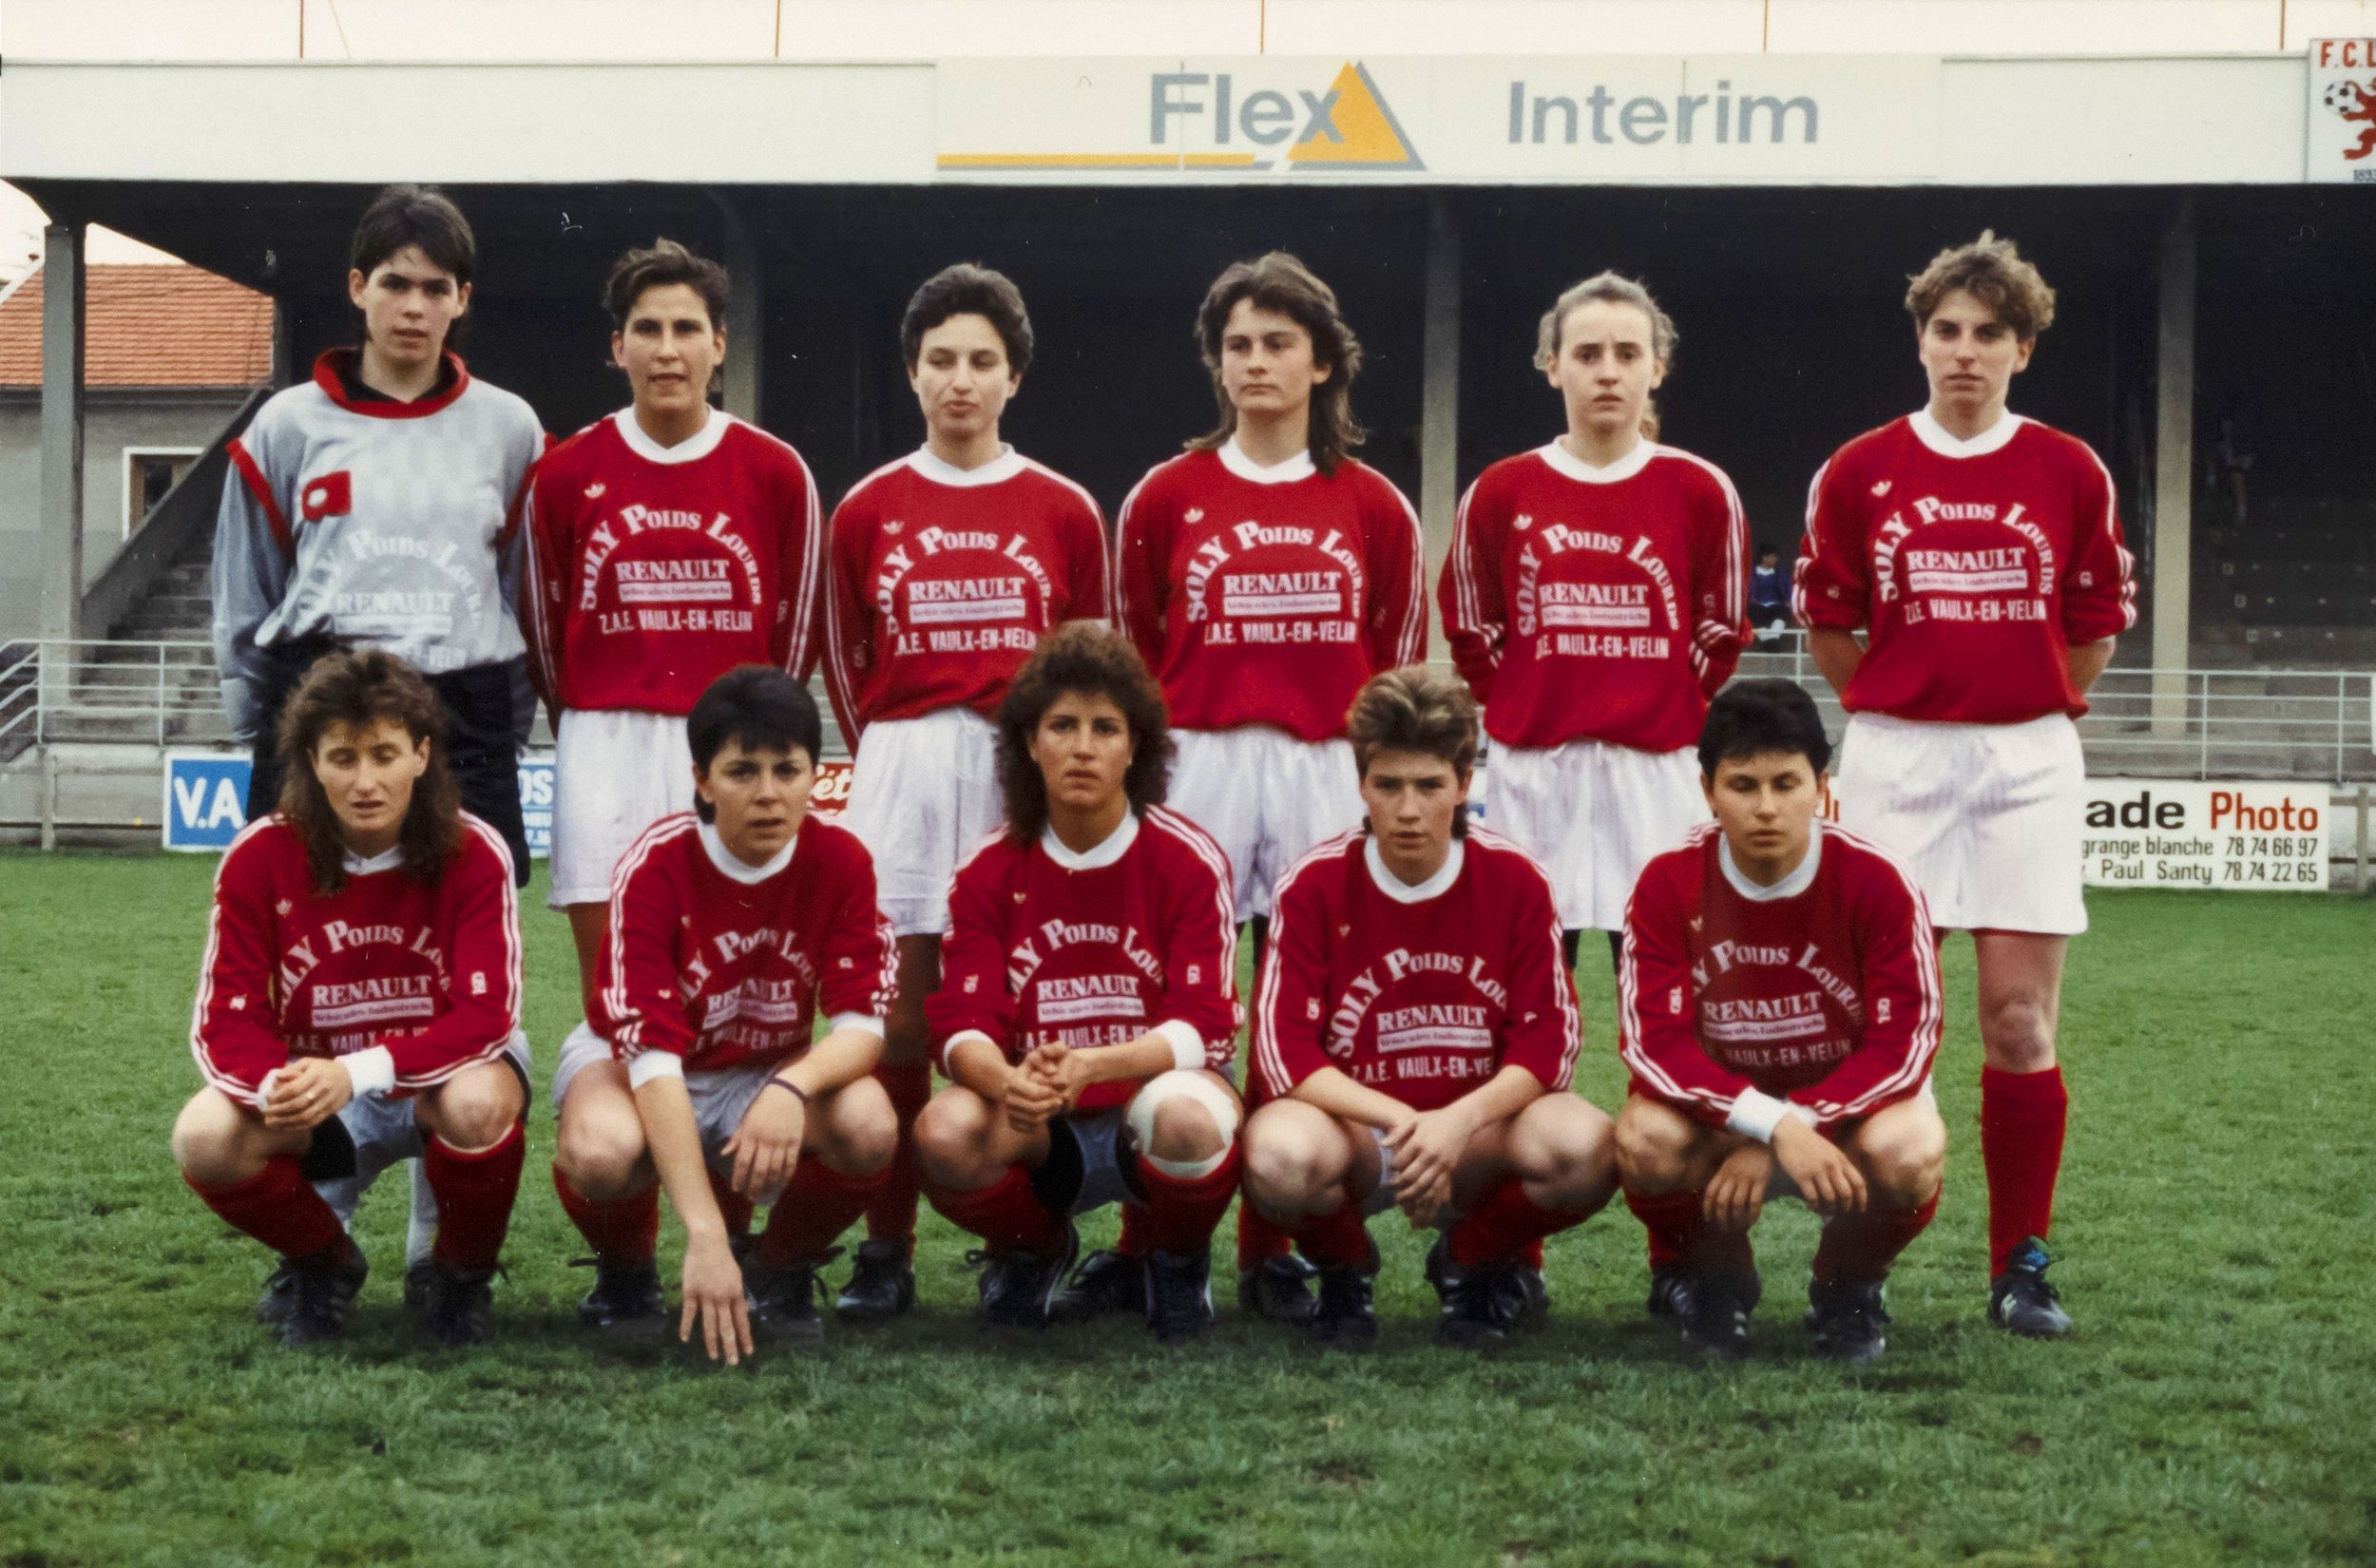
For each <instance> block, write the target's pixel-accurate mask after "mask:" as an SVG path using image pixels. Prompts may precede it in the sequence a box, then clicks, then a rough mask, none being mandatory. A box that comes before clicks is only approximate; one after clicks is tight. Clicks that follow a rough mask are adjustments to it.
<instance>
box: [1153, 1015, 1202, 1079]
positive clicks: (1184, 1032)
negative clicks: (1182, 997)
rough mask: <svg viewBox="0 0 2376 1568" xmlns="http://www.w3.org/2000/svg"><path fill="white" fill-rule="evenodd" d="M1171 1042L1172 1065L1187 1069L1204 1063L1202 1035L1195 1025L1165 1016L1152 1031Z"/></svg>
mask: <svg viewBox="0 0 2376 1568" xmlns="http://www.w3.org/2000/svg"><path fill="white" fill-rule="evenodd" d="M1152 1032H1153V1033H1155V1034H1159V1035H1161V1036H1162V1037H1163V1038H1164V1039H1165V1040H1167V1041H1169V1042H1171V1046H1172V1065H1173V1066H1175V1067H1178V1068H1181V1069H1182V1070H1189V1069H1194V1068H1198V1067H1201V1066H1203V1065H1204V1036H1202V1035H1200V1034H1198V1033H1197V1028H1196V1025H1195V1024H1193V1023H1187V1022H1185V1021H1183V1020H1180V1019H1177V1018H1167V1019H1165V1020H1164V1021H1163V1022H1162V1023H1159V1024H1157V1025H1156V1026H1155V1028H1154V1030H1153V1031H1152Z"/></svg>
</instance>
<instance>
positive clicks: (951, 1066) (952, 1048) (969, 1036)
mask: <svg viewBox="0 0 2376 1568" xmlns="http://www.w3.org/2000/svg"><path fill="white" fill-rule="evenodd" d="M968 1040H978V1041H980V1042H982V1043H983V1044H985V1045H987V1046H988V1047H989V1048H990V1049H991V1050H993V1051H995V1050H997V1049H998V1042H997V1041H995V1040H992V1039H991V1038H990V1037H989V1036H988V1035H986V1034H984V1033H983V1032H982V1031H981V1030H979V1029H960V1030H958V1031H957V1032H956V1033H955V1034H953V1035H950V1036H949V1037H948V1039H947V1040H944V1041H942V1042H941V1071H942V1072H943V1073H945V1074H947V1075H948V1077H950V1078H952V1079H953V1078H955V1077H956V1076H957V1065H956V1063H957V1047H958V1046H960V1045H962V1044H964V1043H965V1042H967V1041H968Z"/></svg>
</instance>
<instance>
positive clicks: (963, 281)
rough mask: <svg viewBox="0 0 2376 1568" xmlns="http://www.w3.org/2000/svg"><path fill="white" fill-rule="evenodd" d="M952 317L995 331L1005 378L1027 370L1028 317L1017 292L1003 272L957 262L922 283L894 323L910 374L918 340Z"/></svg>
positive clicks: (921, 344) (921, 342) (921, 349)
mask: <svg viewBox="0 0 2376 1568" xmlns="http://www.w3.org/2000/svg"><path fill="white" fill-rule="evenodd" d="M950 316H982V317H984V318H985V319H987V321H988V322H989V324H990V325H991V327H993V328H994V329H996V331H997V333H998V340H999V341H1000V342H1001V343H1004V344H1006V369H1007V372H1008V373H1009V374H1012V375H1016V376H1021V375H1022V374H1023V373H1024V372H1025V371H1027V370H1029V369H1030V368H1031V345H1032V341H1033V339H1032V336H1031V316H1030V313H1029V312H1027V311H1025V309H1024V308H1023V291H1022V290H1021V289H1018V288H1017V287H1015V285H1014V282H1013V280H1011V279H1010V278H1008V277H1007V276H1006V274H1005V273H1003V272H994V271H992V270H991V269H990V268H988V267H984V266H977V265H975V264H974V263H973V262H971V261H960V262H958V263H957V264H956V265H955V266H953V267H943V268H942V269H941V270H940V271H938V272H936V273H934V274H933V275H932V276H931V277H928V278H926V279H925V280H924V285H923V287H921V288H919V289H917V290H916V292H915V294H914V295H913V296H910V299H909V300H908V311H907V314H906V315H904V316H901V317H900V318H899V353H900V355H901V357H902V358H904V359H905V360H906V361H907V365H908V368H909V369H910V370H911V371H912V370H914V369H915V368H916V361H917V360H918V359H919V358H921V357H922V356H923V354H924V335H925V334H926V333H928V332H930V331H931V330H932V329H933V328H934V327H937V326H939V325H940V324H941V323H942V322H944V321H946V320H948V318H949V317H950Z"/></svg>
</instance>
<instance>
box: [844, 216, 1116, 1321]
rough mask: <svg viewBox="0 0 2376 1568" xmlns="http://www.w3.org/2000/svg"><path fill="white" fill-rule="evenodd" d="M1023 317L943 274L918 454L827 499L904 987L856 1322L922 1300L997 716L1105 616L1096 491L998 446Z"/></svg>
mask: <svg viewBox="0 0 2376 1568" xmlns="http://www.w3.org/2000/svg"><path fill="white" fill-rule="evenodd" d="M1032 345H1033V339H1032V334H1031V317H1030V316H1029V315H1027V314H1026V313H1025V310H1024V304H1023V295H1022V293H1021V292H1020V291H1019V290H1017V289H1016V287H1015V285H1014V284H1013V283H1012V282H1010V281H1009V280H1008V279H1007V278H1006V276H1005V275H1004V274H1001V273H996V272H992V271H990V270H989V269H988V268H987V267H977V266H973V265H970V264H968V263H963V262H961V263H959V264H958V265H956V266H952V267H947V268H944V269H943V270H941V271H940V272H938V273H935V274H933V275H932V276H931V277H928V278H926V279H925V281H924V285H923V286H922V287H921V288H919V289H917V290H916V292H915V295H914V296H913V297H912V298H910V300H909V301H908V311H907V315H906V316H904V317H902V319H901V321H900V323H899V346H900V351H901V353H902V354H904V355H905V356H906V359H907V366H908V385H909V386H910V389H912V390H913V391H914V392H915V396H916V403H917V406H918V407H919V408H920V409H922V411H923V412H924V427H925V442H924V446H923V448H922V449H919V450H917V451H913V452H910V453H909V454H908V455H907V456H906V457H903V458H901V459H900V460H899V461H898V462H896V463H889V464H886V465H884V466H883V467H882V468H877V469H875V470H874V472H872V473H871V474H869V475H867V476H866V478H864V479H862V480H860V481H859V482H858V483H857V484H856V485H855V486H853V488H852V489H851V491H850V493H849V494H848V495H846V496H844V497H842V501H841V505H840V506H838V507H834V521H833V545H832V565H831V569H830V572H829V577H830V583H831V585H830V587H829V588H828V590H827V591H828V595H829V598H828V603H827V619H828V627H827V641H826V648H825V676H826V682H827V691H828V693H829V695H830V696H831V697H832V698H833V703H834V713H835V714H837V715H838V716H839V717H840V719H841V729H842V734H843V735H845V736H848V737H849V740H850V744H851V747H852V749H853V751H855V753H856V754H857V757H856V761H855V763H854V764H853V767H852V769H851V775H850V811H849V814H848V821H849V824H850V828H851V831H852V832H855V833H856V834H857V835H858V836H859V838H861V839H862V840H864V841H865V843H866V846H867V848H868V849H869V850H870V851H872V852H873V855H874V866H875V874H876V876H877V878H878V879H879V882H880V885H881V889H882V899H883V912H884V913H885V914H886V915H888V916H889V917H890V919H891V929H892V930H893V931H894V932H896V933H897V935H898V941H899V976H898V979H899V984H898V987H897V992H896V995H895V996H894V998H893V1000H892V1002H891V1017H890V1019H889V1029H890V1034H889V1038H888V1039H887V1040H886V1041H885V1042H884V1046H883V1061H882V1065H881V1066H880V1067H879V1068H878V1069H877V1071H876V1074H875V1076H876V1077H877V1078H878V1079H880V1080H882V1084H883V1087H884V1089H885V1091H886V1092H888V1093H889V1094H890V1096H891V1105H892V1108H893V1109H894V1110H895V1111H896V1113H897V1115H898V1118H899V1129H900V1134H899V1138H900V1142H899V1153H898V1155H897V1157H895V1158H894V1160H893V1161H892V1164H891V1175H890V1176H889V1177H888V1178H887V1179H886V1180H885V1181H884V1182H883V1185H882V1187H881V1189H880V1190H879V1191H877V1192H876V1194H875V1195H874V1197H873V1199H872V1202H870V1203H869V1204H868V1205H867V1212H866V1230H867V1239H866V1240H865V1241H864V1242H862V1243H861V1244H860V1245H859V1247H858V1256H857V1265H856V1267H855V1268H854V1269H853V1270H852V1272H851V1275H850V1280H849V1283H848V1284H847V1285H845V1286H844V1287H843V1288H842V1291H841V1293H840V1294H839V1295H838V1296H836V1297H835V1298H834V1311H835V1312H837V1313H838V1314H839V1315H840V1316H842V1317H843V1318H845V1319H847V1320H849V1321H852V1322H856V1323H872V1322H880V1321H881V1320H883V1319H885V1318H888V1317H891V1316H892V1315H893V1314H895V1313H898V1312H904V1311H906V1310H908V1308H909V1306H910V1304H911V1303H912V1302H913V1301H914V1300H915V1269H914V1266H913V1264H912V1263H911V1262H910V1259H911V1258H912V1257H913V1256H914V1253H915V1245H916V1170H915V1119H916V1114H917V1113H918V1112H919V1111H921V1110H923V1108H924V1104H925V1101H926V1100H929V1098H930V1097H931V1093H932V1064H931V1060H930V1057H929V1052H928V1050H927V1042H926V1039H925V1023H924V1003H925V999H926V998H927V997H929V996H930V995H931V994H932V993H933V991H934V990H935V989H936V988H937V987H938V986H939V985H940V981H941V958H940V952H941V928H942V927H943V926H944V925H946V924H947V923H948V885H949V878H950V877H951V876H952V875H953V874H954V872H955V871H956V869H957V863H958V862H959V861H960V860H963V859H964V858H965V857H966V856H967V855H968V854H969V853H971V852H972V851H973V850H974V848H975V847H976V846H977V845H979V844H980V843H981V842H982V840H983V839H985V838H986V837H987V836H988V835H989V834H990V833H992V832H996V831H997V829H998V825H999V819H1000V806H999V789H998V767H997V762H996V750H997V736H998V732H997V730H996V729H995V728H994V727H993V725H992V723H991V720H992V718H993V717H994V716H995V715H996V714H997V713H998V708H999V702H1000V699H1001V698H1004V697H1005V695H1006V687H1007V684H1008V682H1010V681H1012V680H1013V679H1014V678H1015V672H1016V671H1017V670H1018V669H1020V668H1022V666H1023V662H1024V660H1025V659H1027V658H1029V657H1030V654H1031V650H1032V649H1033V648H1034V647H1036V646H1038V644H1039V641H1040V638H1041V637H1042V636H1043V635H1044V633H1045V632H1046V631H1047V630H1048V629H1049V628H1050V627H1052V626H1056V625H1060V624H1062V623H1063V622H1064V621H1083V620H1087V621H1102V620H1104V619H1105V617H1106V594H1107V591H1108V589H1107V576H1108V572H1107V568H1106V562H1105V520H1104V519H1103V518H1102V517H1101V516H1100V515H1099V514H1098V508H1097V503H1096V502H1094V501H1092V500H1091V499H1090V498H1089V492H1088V491H1086V490H1084V489H1083V488H1081V487H1080V486H1078V485H1076V484H1074V483H1073V482H1072V481H1071V480H1069V479H1066V478H1064V477H1063V475H1062V474H1059V473H1057V472H1056V471H1055V470H1054V469H1052V468H1044V467H1043V466H1042V465H1040V464H1038V463H1034V462H1033V461H1031V459H1029V458H1027V457H1025V456H1024V455H1023V454H1022V453H1021V452H1018V451H1017V450H1015V449H1014V448H1012V447H1010V446H1008V445H1007V444H1006V442H1005V441H1004V440H1002V439H1000V436H999V420H1000V418H1001V417H1002V416H1003V415H1004V414H1005V412H1006V404H1007V401H1008V400H1009V399H1010V398H1012V397H1013V396H1014V395H1015V394H1016V393H1017V392H1020V391H1022V390H1023V377H1024V373H1025V371H1028V370H1029V369H1030V368H1031V352H1032Z"/></svg>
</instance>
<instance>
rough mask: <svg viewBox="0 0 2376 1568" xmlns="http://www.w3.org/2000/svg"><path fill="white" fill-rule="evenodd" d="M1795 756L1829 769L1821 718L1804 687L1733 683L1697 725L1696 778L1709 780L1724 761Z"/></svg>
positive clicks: (1827, 742)
mask: <svg viewBox="0 0 2376 1568" xmlns="http://www.w3.org/2000/svg"><path fill="white" fill-rule="evenodd" d="M1776 753H1795V754H1797V755H1800V756H1803V757H1805V758H1806V759H1807V765H1808V766H1809V767H1811V768H1812V769H1813V770H1814V771H1815V772H1817V773H1821V772H1823V771H1824V770H1825V769H1826V768H1829V767H1830V766H1831V741H1830V737H1828V736H1825V734H1824V733H1823V716H1822V715H1821V714H1819V713H1817V712H1816V711H1815V699H1814V698H1811V697H1809V696H1808V695H1807V692H1806V690H1805V688H1803V687H1801V686H1800V685H1798V684H1797V682H1795V681H1790V680H1735V681H1734V682H1733V683H1732V684H1731V685H1729V686H1727V687H1725V688H1724V690H1722V691H1720V692H1718V693H1716V695H1715V700H1714V701H1713V702H1710V703H1709V704H1708V718H1707V722H1706V723H1704V724H1702V725H1700V727H1699V775H1700V776H1701V777H1702V778H1714V777H1715V775H1716V766H1717V764H1719V763H1724V762H1746V761H1747V760H1749V759H1750V758H1751V757H1753V756H1768V755H1774V754H1776Z"/></svg>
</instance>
